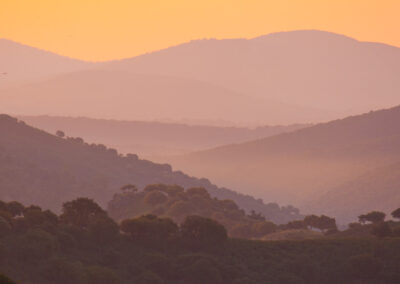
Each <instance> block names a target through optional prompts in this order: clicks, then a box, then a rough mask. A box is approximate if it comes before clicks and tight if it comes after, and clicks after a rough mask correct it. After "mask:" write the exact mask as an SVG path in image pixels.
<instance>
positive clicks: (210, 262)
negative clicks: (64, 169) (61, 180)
mask: <svg viewBox="0 0 400 284" xmlns="http://www.w3.org/2000/svg"><path fill="white" fill-rule="evenodd" d="M0 216H1V217H0V273H3V274H4V275H7V276H8V277H10V278H12V279H13V280H14V281H16V283H21V284H25V283H27V284H28V283H41V284H47V283H49V284H50V283H58V284H70V283H71V284H80V283H84V284H102V283H104V284H114V283H115V284H122V283H182V284H183V283H185V284H191V283H193V284H197V283H198V284H201V283H210V284H212V283H287V284H289V283H293V284H295V283H296V284H298V283H376V284H381V283H388V284H392V283H398V282H399V281H400V269H399V266H400V259H399V255H400V234H398V231H399V230H397V233H396V234H394V233H393V230H392V228H390V229H389V230H390V233H389V234H385V235H382V234H380V235H379V234H376V233H373V234H370V225H363V223H365V222H371V223H373V224H375V225H376V224H380V225H382V224H388V222H386V223H385V222H383V220H384V218H385V216H384V214H383V215H382V213H380V212H371V213H368V214H365V215H363V216H360V222H361V223H357V224H358V225H355V224H353V225H352V226H351V227H352V228H351V229H350V230H357V231H358V232H360V231H361V229H360V228H364V229H363V230H364V233H363V234H360V233H359V235H358V236H357V237H351V236H349V235H348V236H339V235H337V236H336V237H332V236H330V235H329V234H328V235H326V237H324V238H321V239H318V240H303V241H293V240H290V241H289V240H287V241H270V242H265V241H254V240H253V241H252V240H244V239H232V238H229V237H228V234H227V231H226V229H225V228H224V226H222V225H221V224H220V223H218V222H217V221H214V220H212V219H209V218H205V217H201V216H196V215H191V216H187V217H186V218H185V219H184V220H182V222H181V223H180V224H177V223H175V222H174V221H173V220H172V219H169V218H160V217H157V216H155V215H143V216H140V217H137V218H131V219H125V220H123V221H122V222H120V223H116V222H115V221H113V220H112V219H111V218H110V217H109V216H108V214H107V212H105V211H104V210H103V209H102V208H101V207H100V206H99V205H97V204H96V203H95V202H93V201H92V200H90V199H88V198H78V199H75V200H73V201H69V202H66V203H64V205H63V209H62V213H61V214H60V215H58V216H57V215H56V214H54V213H52V212H51V211H49V210H42V209H41V208H40V207H38V206H33V205H32V206H28V207H24V206H23V205H22V204H20V203H18V202H8V203H6V202H0ZM393 217H396V218H400V209H398V210H396V211H394V212H393ZM308 219H309V220H308V221H307V217H306V218H305V219H304V221H303V222H306V223H307V224H311V225H312V224H313V223H312V220H314V221H318V220H320V221H321V219H320V218H316V216H309V217H308ZM317 223H318V222H317ZM390 224H391V225H389V227H393V224H396V226H398V223H396V222H393V221H392V222H390ZM287 225H289V224H287ZM292 225H293V224H292ZM312 226H318V225H315V224H314V225H312ZM342 233H343V234H344V233H345V232H342ZM0 279H1V278H0ZM0 283H12V282H6V280H4V281H3V282H0Z"/></svg>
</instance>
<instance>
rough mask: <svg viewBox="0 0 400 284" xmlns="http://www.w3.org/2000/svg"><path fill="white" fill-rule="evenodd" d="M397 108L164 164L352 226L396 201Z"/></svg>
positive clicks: (398, 157)
mask: <svg viewBox="0 0 400 284" xmlns="http://www.w3.org/2000/svg"><path fill="white" fill-rule="evenodd" d="M399 121H400V107H396V108H392V109H388V110H381V111H376V112H370V113H367V114H364V115H359V116H353V117H348V118H346V119H342V120H336V121H332V122H329V123H323V124H318V125H316V126H312V127H309V128H305V129H300V130H297V131H294V132H291V133H286V134H281V135H277V136H273V137H270V138H265V139H259V140H256V141H252V142H247V143H242V144H233V145H227V146H222V147H218V148H215V149H211V150H207V151H200V152H196V153H192V154H188V155H184V156H179V157H175V158H172V159H169V160H168V162H170V163H171V164H172V165H173V166H174V167H176V168H179V169H182V170H184V171H185V172H188V173H190V174H194V175H196V176H206V177H208V178H209V179H210V180H211V181H213V182H216V183H217V184H220V185H223V186H227V187H230V188H233V189H236V190H238V191H240V190H241V189H242V191H246V192H247V193H250V194H256V195H258V196H262V197H263V198H266V199H268V200H277V201H279V202H280V203H285V202H289V203H292V204H295V205H296V206H300V208H301V209H302V210H304V211H306V212H307V211H308V212H314V213H315V212H317V213H318V212H322V213H329V214H331V215H333V216H339V217H340V218H341V220H342V221H349V220H354V218H355V217H357V214H361V213H363V212H365V210H372V209H379V210H384V211H386V212H390V210H392V209H393V208H395V207H396V206H397V205H396V206H394V205H395V203H398V202H399V200H400V190H399V189H398V188H397V187H396V186H397V185H398V184H399V181H400V171H399V166H398V163H399V162H400V147H399V146H400V124H399Z"/></svg>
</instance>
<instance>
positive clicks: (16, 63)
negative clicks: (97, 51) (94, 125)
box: [0, 39, 92, 88]
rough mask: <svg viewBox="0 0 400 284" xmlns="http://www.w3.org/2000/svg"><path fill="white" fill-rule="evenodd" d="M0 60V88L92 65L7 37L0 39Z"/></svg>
mask: <svg viewBox="0 0 400 284" xmlns="http://www.w3.org/2000/svg"><path fill="white" fill-rule="evenodd" d="M0 62H1V65H0V74H1V75H0V88H1V87H5V86H9V85H18V84H21V83H24V82H28V81H32V80H38V79H43V78H47V77H49V76H54V75H57V74H61V73H67V72H73V71H78V70H82V69H85V68H90V67H91V66H92V64H91V63H89V62H84V61H80V60H76V59H72V58H68V57H64V56H60V55H57V54H55V53H52V52H48V51H44V50H40V49H37V48H33V47H30V46H27V45H22V44H19V43H16V42H13V41H10V40H6V39H0Z"/></svg>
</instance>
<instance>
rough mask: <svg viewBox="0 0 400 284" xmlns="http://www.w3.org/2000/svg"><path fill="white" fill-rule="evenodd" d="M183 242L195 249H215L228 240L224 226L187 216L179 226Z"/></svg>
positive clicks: (201, 218)
mask: <svg viewBox="0 0 400 284" xmlns="http://www.w3.org/2000/svg"><path fill="white" fill-rule="evenodd" d="M181 234H182V237H183V239H184V240H186V241H188V242H189V243H190V244H192V245H194V246H195V247H215V246H217V247H218V246H221V245H223V244H224V243H225V242H226V240H227V239H228V234H227V232H226V229H225V228H224V226H222V225H221V224H219V223H218V222H216V221H214V220H212V219H209V218H204V217H200V216H188V217H186V219H185V221H184V222H183V223H182V225H181Z"/></svg>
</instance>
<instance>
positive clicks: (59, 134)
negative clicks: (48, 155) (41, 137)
mask: <svg viewBox="0 0 400 284" xmlns="http://www.w3.org/2000/svg"><path fill="white" fill-rule="evenodd" d="M56 135H57V136H58V137H60V138H64V137H65V133H64V132H63V131H61V130H57V132H56Z"/></svg>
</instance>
